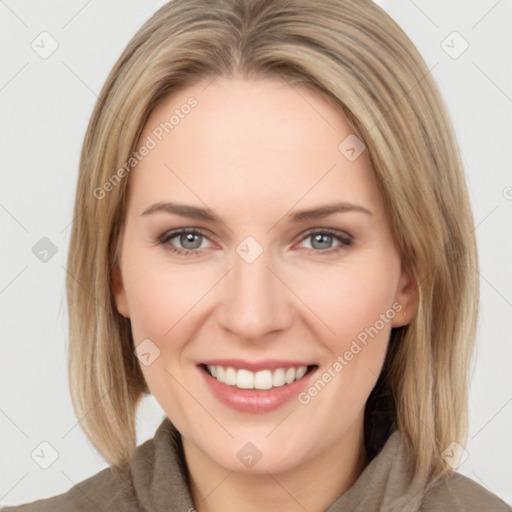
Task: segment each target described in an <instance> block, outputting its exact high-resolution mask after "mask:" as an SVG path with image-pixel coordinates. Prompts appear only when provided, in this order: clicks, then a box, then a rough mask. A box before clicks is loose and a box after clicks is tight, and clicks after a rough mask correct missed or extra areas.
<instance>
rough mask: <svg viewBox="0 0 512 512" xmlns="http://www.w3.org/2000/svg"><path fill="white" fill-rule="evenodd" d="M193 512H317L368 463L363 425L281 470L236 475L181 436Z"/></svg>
mask: <svg viewBox="0 0 512 512" xmlns="http://www.w3.org/2000/svg"><path fill="white" fill-rule="evenodd" d="M183 448H184V453H185V459H186V461H187V467H188V472H189V479H190V487H191V489H190V491H191V495H192V500H193V502H194V506H195V509H196V510H197V512H219V511H226V510H244V511H247V512H252V511H253V510H254V511H256V510H257V511H260V510H279V511H280V512H296V511H297V512H298V511H301V512H303V511H304V510H308V511H310V512H317V511H318V512H321V511H324V510H326V509H327V508H328V507H329V506H330V505H331V504H332V503H333V502H334V501H336V499H337V498H338V497H339V496H341V495H342V494H343V493H344V492H345V491H347V490H348V489H349V488H350V487H351V486H352V485H353V484H354V482H355V481H356V480H357V478H358V477H359V475H360V474H361V473H362V472H363V470H364V469H365V467H366V466H367V464H368V459H367V455H366V452H365V449H364V434H363V428H362V425H358V426H357V428H355V429H353V431H352V432H347V434H346V436H344V438H343V439H342V441H341V442H339V443H337V444H336V445H334V446H332V447H331V448H330V449H329V450H328V451H326V452H324V453H321V454H320V455H318V456H316V457H314V458H311V459H305V460H304V461H303V462H302V463H301V464H300V465H298V466H295V467H293V468H292V469H289V470H287V471H282V472H278V473H277V472H276V473H272V472H266V473H264V474H251V473H237V472H233V471H229V470H227V469H226V468H223V467H221V466H219V465H217V464H216V463H215V462H214V461H213V460H211V459H210V458H209V457H208V456H207V455H206V454H204V453H203V452H202V451H200V450H199V449H197V448H196V447H195V446H194V445H192V444H191V443H189V442H188V441H187V440H185V439H183Z"/></svg>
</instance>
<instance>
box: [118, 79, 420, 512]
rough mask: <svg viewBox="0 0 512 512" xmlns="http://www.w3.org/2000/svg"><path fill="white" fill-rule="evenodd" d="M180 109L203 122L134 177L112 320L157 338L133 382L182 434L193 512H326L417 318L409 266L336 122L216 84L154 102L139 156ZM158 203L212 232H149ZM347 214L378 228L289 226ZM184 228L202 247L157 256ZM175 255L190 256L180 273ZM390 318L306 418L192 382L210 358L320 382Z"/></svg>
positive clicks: (243, 85)
mask: <svg viewBox="0 0 512 512" xmlns="http://www.w3.org/2000/svg"><path fill="white" fill-rule="evenodd" d="M190 96H194V97H195V98H196V99H197V101H198V105H197V106H196V107H195V108H194V109H193V110H192V111H191V112H190V113H189V114H188V115H187V116H185V117H184V119H180V123H179V125H177V126H176V127H175V128H174V129H173V131H172V132H170V133H169V134H167V135H166V136H165V137H164V138H163V140H162V141H161V142H159V143H158V145H157V146H156V147H155V148H154V149H152V150H151V151H150V153H149V154H148V155H147V156H146V157H145V158H144V159H143V161H142V162H140V163H139V164H138V165H137V166H136V167H135V168H134V169H133V171H132V172H131V174H130V177H129V179H130V182H129V185H130V186H129V195H128V203H127V213H126V223H125V226H124V230H123V233H122V244H121V257H120V266H119V268H118V269H116V270H115V271H114V294H115V300H116V304H117V308H118V311H119V313H120V314H122V315H123V316H125V317H128V318H130V319H131V324H132V331H133V336H134V343H135V345H138V344H139V343H140V342H141V341H142V340H144V339H146V338H149V339H150V340H151V342H152V343H153V344H154V345H155V346H156V347H158V349H159V350H160V355H159V357H157V358H156V359H155V360H154V361H153V362H152V363H151V364H150V365H148V366H145V365H142V364H141V369H142V371H143V374H144V377H145V379H146V381H147V383H148V386H149V389H150V391H151V393H152V394H153V395H154V396H155V398H156V399H157V400H158V402H159V403H160V405H161V406H162V408H163V409H164V411H165V412H166V414H167V415H168V416H169V418H170V419H171V421H172V422H173V423H174V425H175V426H176V427H177V429H178V430H179V431H180V433H181V434H182V439H183V446H184V453H185V458H186V462H187V466H188V471H189V475H190V479H191V493H192V497H193V500H194V504H195V508H196V509H197V510H198V511H199V512H203V511H226V510H246V511H250V510H252V509H254V510H262V509H273V510H283V511H288V510H303V509H307V510H309V511H320V510H325V509H326V508H327V507H328V506H329V505H330V504H331V503H332V502H333V501H335V500H336V498H337V497H338V496H340V495H341V494H342V493H343V492H345V491H346V490H347V489H348V488H349V487H350V486H351V485H352V484H353V483H354V482H355V480H356V479H357V478H358V476H359V475H360V474H361V472H362V471H363V470H364V468H365V467H366V465H367V463H368V460H367V457H366V453H365V450H364V444H363V439H364V438H363V413H364V406H365V403H366V400H367V398H368V395H369V394H370V392H371V390H372V388H373V386H374V385H375V383H376V381H377V377H378V375H379V373H380V371H381V368H382V364H383V362H384V358H385V354H386V350H387V345H388V340H389V335H390V332H391V328H392V327H398V326H401V325H405V324H407V323H408V322H409V320H410V318H411V317H412V316H413V314H414V312H415V310H416V307H417V293H416V286H415V283H414V282H413V281H412V279H411V277H410V275H409V274H408V273H407V272H406V271H405V270H404V269H403V268H402V266H401V260H400V254H399V252H398V250H397V247H396V244H395V242H394V239H393V236H392V232H391V229H390V225H389V219H388V217H387V215H386V212H385V209H384V203H383V199H382V196H381V194H380V192H379V190H378V188H377V185H376V182H375V179H374V176H373V170H372V168H371V165H370V162H369V158H368V155H367V152H366V151H364V152H363V153H362V154H361V155H360V156H359V157H358V158H357V159H356V160H355V161H353V162H351V161H349V160H348V159H347V158H345V156H344V155H343V154H342V153H341V152H340V151H339V150H338V146H339V144H340V142H341V141H342V140H343V139H345V137H347V136H348V135H350V134H352V133H353V130H352V129H351V127H350V125H349V124H348V122H347V120H346V118H345V117H344V116H343V115H342V114H341V113H340V112H339V111H338V110H337V109H336V108H334V107H333V106H332V105H331V104H329V103H328V102H327V101H326V100H325V99H323V98H322V97H321V96H319V95H317V94H316V93H314V92H311V91H308V90H305V89H300V88H292V87H290V86H289V85H287V84H285V83H283V82H280V81H277V80H275V81H274V80H267V79H265V80H258V81H246V80H243V79H241V78H230V79H225V78H218V79H216V80H215V81H214V82H211V83H210V84H209V85H207V83H206V82H205V83H202V84H198V85H196V86H192V87H189V88H187V89H184V90H182V91H181V92H179V93H177V94H175V95H173V96H170V97H168V98H166V99H164V100H163V101H162V102H161V103H160V104H159V105H158V106H157V108H156V109H155V110H154V111H153V112H152V114H151V116H150V117H149V119H148V121H147V123H146V126H145V128H144V131H143V133H142V135H141V137H140V144H142V143H143V142H144V141H145V140H146V137H147V136H148V135H151V133H152V131H153V130H154V129H155V127H157V126H158V125H159V123H161V122H164V121H165V120H168V119H169V117H170V115H172V113H173V110H174V109H176V108H180V106H181V105H183V104H184V103H186V101H187V99H188V98H189V97H190ZM160 201H173V202H179V203H184V204H189V205H194V206H198V207H202V208H204V207H207V208H209V209H211V210H212V211H213V212H214V214H215V215H217V216H218V217H219V218H220V219H221V220H222V222H218V223H214V222H210V221H204V220H197V219H189V218H185V217H180V216H177V215H171V214H168V213H163V212H158V213H153V214H151V215H141V214H142V212H143V211H144V210H145V209H146V208H148V207H149V206H151V205H152V204H154V203H157V202H160ZM341 201H345V202H349V203H351V204H354V205H360V206H363V207H364V208H367V209H368V210H370V211H371V215H369V214H365V213H361V212H357V211H349V212H343V213H334V214H332V215H330V216H327V217H323V218H318V219H314V220H305V221H302V222H300V223H292V222H290V221H288V220H287V219H286V215H288V214H290V213H294V212H296V211H298V210H302V209H308V208H313V207H317V206H320V205H324V204H327V203H331V202H341ZM178 228H197V229H199V230H201V231H203V233H204V235H205V236H204V237H202V238H201V237H196V238H195V239H194V238H193V239H192V241H191V242H188V245H187V239H186V238H185V240H183V238H182V239H181V241H180V237H179V236H174V237H173V238H172V239H171V240H172V241H171V240H168V241H167V242H166V244H157V243H155V240H156V239H157V238H158V237H159V236H160V235H162V234H164V233H166V232H169V231H171V230H175V229H178ZM312 228H315V229H320V230H321V229H332V230H336V231H339V232H340V234H341V235H342V236H343V235H344V234H347V233H348V234H350V235H351V236H352V237H353V243H352V245H350V246H345V245H343V243H342V242H340V241H339V240H338V239H336V238H332V239H331V241H330V240H327V242H325V241H324V242H323V243H322V240H320V241H315V237H314V236H311V235H310V236H306V235H307V232H308V231H309V230H311V229H312ZM247 236H251V237H253V238H254V239H255V240H256V241H257V243H258V244H259V245H260V246H261V247H262V249H263V253H262V254H261V255H260V256H259V257H258V258H257V259H256V260H255V261H254V262H252V263H250V264H249V263H247V262H246V261H245V260H244V259H243V258H241V257H240V256H239V255H238V254H237V252H236V249H237V246H238V245H239V244H240V243H241V242H242V241H243V240H244V239H245V238H246V237H247ZM194 243H195V244H196V245H193V244H194ZM329 244H330V245H329ZM173 245H174V247H177V248H181V249H184V248H190V247H199V248H198V249H196V248H194V249H192V250H193V251H195V255H186V256H184V255H178V254H175V253H173V252H171V250H170V247H171V246H173ZM334 249H340V250H339V251H337V252H336V251H334ZM394 303H399V304H400V305H401V306H402V311H401V312H400V313H397V314H396V315H395V316H394V318H393V319H392V320H391V321H389V322H388V323H386V324H385V326H384V328H383V329H381V330H380V331H379V333H378V335H377V336H375V337H373V338H369V342H368V344H367V345H366V346H365V347H364V348H363V349H362V350H361V351H360V352H359V353H358V354H357V355H356V356H354V358H353V359H352V360H351V361H350V362H348V364H347V365H346V366H345V367H344V368H343V370H342V371H341V372H339V373H337V374H336V377H335V378H333V379H332V380H331V381H330V382H329V383H328V385H326V386H325V388H324V389H323V390H322V391H321V392H320V393H318V394H317V396H315V397H313V398H312V399H311V401H310V402H309V403H308V404H307V405H303V404H301V403H299V402H298V401H297V400H296V399H292V400H290V401H289V402H287V403H285V404H284V405H283V406H281V407H280V408H278V409H277V410H275V411H272V412H268V413H264V414H251V413H242V412H237V411H234V410H232V409H230V408H229V407H227V406H226V405H224V404H222V403H221V402H219V401H218V400H217V399H216V398H215V397H214V396H213V395H212V393H211V392H210V390H209V388H208V387H207V386H206V385H205V383H204V379H203V378H202V375H201V374H200V370H198V368H197V364H198V363H199V362H201V361H202V360H205V359H210V358H231V357H233V358H240V359H244V360H249V361H259V360H262V359H284V360H300V361H311V362H312V363H316V364H317V365H318V369H317V372H316V376H317V377H316V378H318V377H320V376H321V375H322V374H323V373H324V372H325V371H327V369H328V368H329V367H332V365H333V363H334V362H335V361H336V359H337V357H338V356H340V355H343V354H344V353H345V351H346V350H348V349H349V347H350V344H351V342H352V340H354V339H355V338H356V336H357V335H358V334H359V333H360V332H361V331H363V330H364V328H365V327H369V326H372V325H374V324H375V322H376V320H378V319H379V315H381V314H383V313H385V312H386V311H387V310H389V309H390V308H392V305H393V304H394ZM316 378H315V379H314V380H316ZM314 380H313V381H312V382H314ZM247 442H251V443H253V444H254V445H255V446H256V447H257V448H258V450H259V451H260V452H261V454H262V457H261V459H260V460H259V461H258V462H257V463H256V464H254V465H253V466H252V467H250V468H248V467H246V466H244V465H243V464H242V463H241V462H240V460H239V459H238V457H237V453H238V451H239V450H240V449H241V448H242V447H243V446H244V445H245V444H246V443H247Z"/></svg>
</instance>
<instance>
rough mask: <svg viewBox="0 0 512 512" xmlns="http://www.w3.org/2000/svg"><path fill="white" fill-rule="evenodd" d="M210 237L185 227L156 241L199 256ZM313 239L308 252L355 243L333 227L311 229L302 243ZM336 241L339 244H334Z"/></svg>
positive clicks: (329, 251) (334, 250)
mask: <svg viewBox="0 0 512 512" xmlns="http://www.w3.org/2000/svg"><path fill="white" fill-rule="evenodd" d="M207 240H209V238H208V237H207V236H206V235H205V234H204V233H203V232H202V231H201V230H198V229H194V228H183V229H177V230H174V231H168V232H166V233H163V234H162V235H160V236H159V237H158V238H157V239H156V240H155V243H156V244H159V245H165V246H166V248H167V249H168V250H169V251H171V252H174V253H176V254H179V255H180V256H192V257H193V256H198V255H199V254H200V252H201V250H202V249H205V248H207V246H206V247H205V245H204V242H205V241H207ZM307 240H311V243H310V247H305V249H306V251H307V252H308V253H315V254H319V253H326V254H332V253H338V252H340V251H342V250H344V249H346V248H347V247H350V246H351V245H352V244H353V241H354V239H353V237H352V236H351V235H349V234H348V233H345V232H342V231H336V230H332V229H325V228H324V229H316V230H312V231H309V232H308V233H306V235H304V236H303V237H302V239H301V243H304V242H305V241H307ZM334 242H338V245H335V246H333V243H334Z"/></svg>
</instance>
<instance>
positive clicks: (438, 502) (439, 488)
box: [0, 418, 512, 512]
mask: <svg viewBox="0 0 512 512" xmlns="http://www.w3.org/2000/svg"><path fill="white" fill-rule="evenodd" d="M176 439H177V435H176V431H175V429H174V427H173V426H172V424H171V422H170V420H169V419H168V418H166V419H165V420H164V421H163V422H162V423H161V424H160V426H159V427H158V429H157V431H156V433H155V436H154V438H153V439H150V440H148V441H146V442H145V443H143V444H141V445H140V446H138V447H137V449H136V452H135V454H134V457H133V458H132V460H131V462H130V466H129V468H127V469H126V470H124V471H123V472H121V473H120V474H118V475H116V474H114V473H113V472H112V471H111V469H110V468H106V469H104V470H103V471H100V472H99V473H97V474H96V475H94V476H92V477H90V478H88V479H86V480H83V481H82V482H80V483H78V484H77V485H75V486H73V487H72V488H71V489H69V490H68V491H67V492H65V493H63V494H59V495H58V496H54V497H51V498H46V499H40V500H37V501H33V502H31V503H27V504H24V505H18V506H15V507H4V508H2V509H0V512H2V511H4V512H15V511H17V512H78V511H95V512H107V511H108V512H142V511H145V512H146V511H147V512H174V511H176V512H193V511H194V505H193V503H192V499H191V497H190V493H189V488H188V485H187V483H186V471H185V468H184V462H183V458H182V457H181V456H180V450H179V448H178V446H179V443H176V441H175V440H176ZM407 461H408V457H407V453H406V451H405V447H404V444H403V442H402V439H401V436H400V434H399V432H398V431H395V432H394V433H393V434H391V436H390V437H389V439H388V440H387V442H386V443H385V445H384V447H383V448H382V450H381V451H380V453H379V454H378V455H377V456H376V457H375V458H374V459H373V460H372V461H371V462H370V464H369V465H368V466H367V467H366V469H365V470H364V471H363V473H362V474H361V475H360V477H359V478H358V479H357V481H356V482H355V483H354V485H352V487H351V488H350V489H349V490H348V491H346V492H345V493H344V494H342V495H341V496H340V497H339V498H338V499H337V500H336V501H335V502H334V503H333V504H332V505H331V506H330V507H329V508H328V509H327V511H326V512H373V511H380V512H391V511H400V512H413V511H414V512H420V511H436V512H445V511H446V512H458V511H474V512H488V511H493V512H494V511H495V512H510V511H511V510H512V509H511V507H510V506H508V505H507V504H506V503H504V502H503V501H502V500H500V499H499V498H498V497H496V496H494V495H493V494H491V493H489V492H488V491H487V490H486V489H485V488H484V487H482V486H480V485H479V484H477V483H476V482H474V481H473V480H471V479H469V478H466V477H464V476H462V475H460V474H457V473H453V474H452V475H451V476H449V477H445V478H443V479H441V480H440V481H437V482H435V483H432V482H427V481H425V480H423V479H421V480H418V479H416V480H415V479H411V474H410V472H409V471H408V469H407ZM240 512H243V511H240Z"/></svg>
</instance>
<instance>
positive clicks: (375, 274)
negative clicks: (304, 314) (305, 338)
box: [296, 252, 400, 351]
mask: <svg viewBox="0 0 512 512" xmlns="http://www.w3.org/2000/svg"><path fill="white" fill-rule="evenodd" d="M368 256H369V257H367V258H360V259H358V260H357V261H355V260H354V261H351V262H347V264H346V265H345V264H343V265H339V266H328V267H326V268H324V269H322V271H321V272H319V271H316V272H315V273H314V274H313V273H310V274H309V275H308V274H304V275H303V276H302V277H301V279H300V280H297V281H296V282H299V283H300V286H298V287H297V295H298V296H299V297H300V298H301V299H302V300H303V302H304V303H305V304H307V305H308V307H309V308H310V310H311V311H312V312H313V313H314V315H315V316H314V318H316V319H317V320H314V321H315V322H317V323H319V325H320V324H323V325H320V326H319V327H317V328H316V330H317V332H320V331H319V329H320V328H321V329H322V332H323V333H324V334H323V335H322V339H323V340H324V341H325V342H326V343H328V344H329V345H331V347H332V349H336V350H337V351H340V350H346V345H347V344H348V345H350V341H351V340H352V339H355V338H357V336H358V335H360V334H361V333H363V334H362V335H361V337H362V338H364V333H365V332H366V331H365V329H367V328H370V327H372V326H374V325H375V324H377V328H378V330H379V331H384V332H383V335H384V336H383V337H385V335H386V333H389V332H390V329H391V324H390V320H391V319H392V317H393V316H394V314H395V311H394V310H393V308H392V305H393V302H394V297H395V294H396V288H397V283H398V279H399V265H400V264H399V260H398V259H397V258H394V257H393V254H391V255H390V257H387V258H386V257H382V252H380V254H375V257H373V255H372V254H369V255H368ZM381 315H385V316H387V317H391V318H387V320H388V321H384V326H383V325H382V320H381V318H382V317H381Z"/></svg>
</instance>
